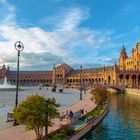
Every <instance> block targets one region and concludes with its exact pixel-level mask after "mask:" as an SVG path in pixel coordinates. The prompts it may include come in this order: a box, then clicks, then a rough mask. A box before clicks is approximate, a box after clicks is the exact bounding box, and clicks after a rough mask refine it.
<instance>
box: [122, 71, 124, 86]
mask: <svg viewBox="0 0 140 140" xmlns="http://www.w3.org/2000/svg"><path fill="white" fill-rule="evenodd" d="M122 75H123V87H124V71H122Z"/></svg>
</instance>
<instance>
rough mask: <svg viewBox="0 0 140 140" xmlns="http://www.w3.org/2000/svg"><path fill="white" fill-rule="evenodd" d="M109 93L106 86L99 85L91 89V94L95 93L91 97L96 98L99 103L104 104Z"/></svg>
mask: <svg viewBox="0 0 140 140" xmlns="http://www.w3.org/2000/svg"><path fill="white" fill-rule="evenodd" d="M107 93H108V91H107V89H106V88H104V87H101V86H98V87H96V88H95V89H93V90H92V91H91V94H92V95H93V96H92V98H91V99H92V100H94V99H95V101H96V103H97V104H102V103H103V102H105V101H106V100H107Z"/></svg>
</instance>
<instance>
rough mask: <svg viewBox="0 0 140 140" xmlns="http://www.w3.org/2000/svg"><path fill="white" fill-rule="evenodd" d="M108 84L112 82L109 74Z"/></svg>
mask: <svg viewBox="0 0 140 140" xmlns="http://www.w3.org/2000/svg"><path fill="white" fill-rule="evenodd" d="M108 84H111V77H110V75H109V76H108Z"/></svg>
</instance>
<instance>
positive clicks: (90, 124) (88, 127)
mask: <svg viewBox="0 0 140 140" xmlns="http://www.w3.org/2000/svg"><path fill="white" fill-rule="evenodd" d="M108 110H109V107H108V104H107V105H106V108H105V110H104V111H103V112H102V114H101V115H100V116H99V117H97V118H95V119H93V120H91V121H89V122H87V124H86V126H85V127H83V128H82V129H81V130H78V131H76V132H75V133H74V134H73V135H72V136H71V137H69V138H68V139H67V140H78V139H80V138H81V137H83V136H84V135H85V134H86V133H88V132H89V131H90V130H91V129H92V128H93V127H95V126H96V125H97V124H98V123H99V122H101V120H102V119H103V118H104V117H105V116H106V114H107V112H108Z"/></svg>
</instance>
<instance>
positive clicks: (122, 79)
mask: <svg viewBox="0 0 140 140" xmlns="http://www.w3.org/2000/svg"><path fill="white" fill-rule="evenodd" d="M123 77H124V76H123V74H120V75H119V84H120V85H123V84H124V78H123Z"/></svg>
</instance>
